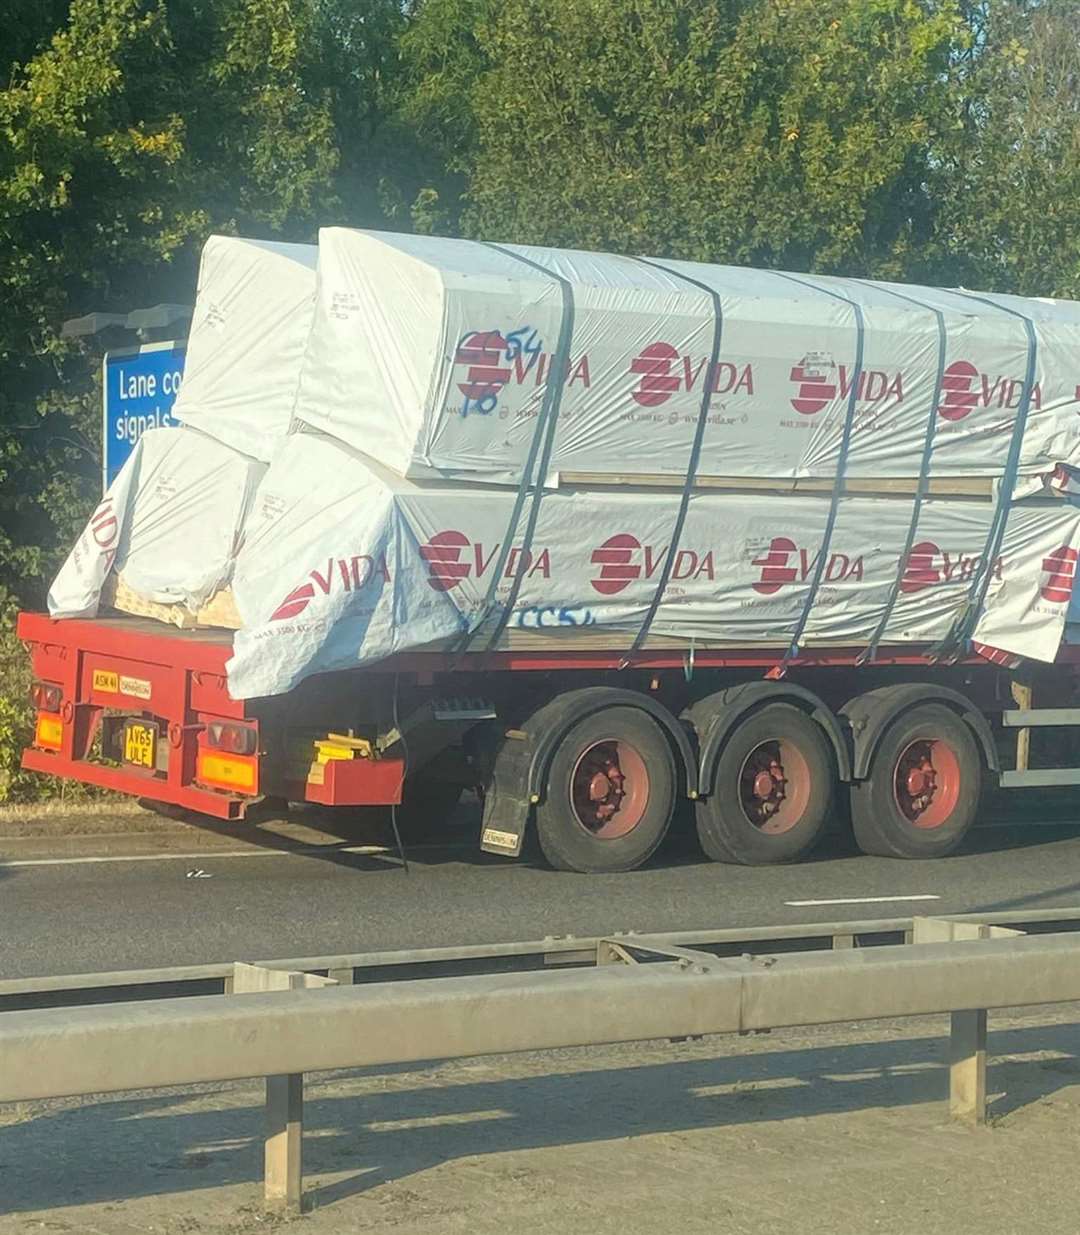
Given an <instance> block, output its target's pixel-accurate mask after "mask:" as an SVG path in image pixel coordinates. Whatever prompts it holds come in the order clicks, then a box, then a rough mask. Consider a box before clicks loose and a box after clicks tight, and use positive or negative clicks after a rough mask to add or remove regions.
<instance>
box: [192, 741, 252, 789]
mask: <svg viewBox="0 0 1080 1235" xmlns="http://www.w3.org/2000/svg"><path fill="white" fill-rule="evenodd" d="M195 779H196V780H199V781H202V782H203V784H206V785H213V786H215V788H218V789H239V790H240V791H241V792H242V793H254V792H255V786H256V785H257V783H258V762H257V760H256V758H255V756H253V755H222V754H218V752H217V751H210V750H200V751H199V755H198V759H197V760H196V763H195Z"/></svg>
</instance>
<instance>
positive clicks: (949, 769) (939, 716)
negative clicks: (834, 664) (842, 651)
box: [851, 703, 982, 858]
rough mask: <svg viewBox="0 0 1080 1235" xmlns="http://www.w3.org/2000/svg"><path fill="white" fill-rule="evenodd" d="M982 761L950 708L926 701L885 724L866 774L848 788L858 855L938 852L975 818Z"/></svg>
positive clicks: (959, 837)
mask: <svg viewBox="0 0 1080 1235" xmlns="http://www.w3.org/2000/svg"><path fill="white" fill-rule="evenodd" d="M981 785H982V762H981V760H980V759H979V751H978V748H977V747H976V745H975V739H974V737H972V734H971V730H970V729H969V728H968V727H967V725H966V724H965V723H964V722H963V720H961V718H960V717H959V716H957V715H956V713H955V712H953V711H952V710H951V709H950V708H947V707H945V706H944V705H943V704H940V703H927V704H923V705H921V706H919V707H914V708H912V709H911V710H910V711H908V712H904V713H902V714H901V715H900V716H898V717H897V718H896V720H894V721H893V722H892V723H891V724H890V725H889V726H888V728H887V729H886V730H885V732H884V734H883V735H882V737H881V740H880V742H879V743H878V747H877V750H876V751H875V752H874V756H873V759H872V760H871V763H870V774H869V776H868V777H867V778H866V779H865V780H863V781H859V782H857V783H855V784H853V785H852V786H851V822H852V826H853V828H854V830H855V840H856V842H857V843H858V846H859V848H860V849H861V850H862V851H863V853H872V854H877V855H879V856H881V857H888V858H939V857H942V856H944V855H945V854H947V853H952V851H953V850H954V849H956V848H957V846H958V845H959V844H960V842H961V841H962V840H963V839H964V836H965V835H966V833H967V830H968V828H970V827H971V825H972V823H973V822H974V820H975V812H976V809H977V808H978V804H979V793H980V789H981Z"/></svg>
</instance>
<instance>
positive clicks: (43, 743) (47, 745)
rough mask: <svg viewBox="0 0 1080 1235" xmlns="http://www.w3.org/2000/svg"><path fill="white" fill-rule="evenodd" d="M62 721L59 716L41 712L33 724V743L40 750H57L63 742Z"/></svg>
mask: <svg viewBox="0 0 1080 1235" xmlns="http://www.w3.org/2000/svg"><path fill="white" fill-rule="evenodd" d="M63 738H64V722H63V721H62V720H61V719H60V717H59V716H53V715H50V714H49V713H48V712H42V713H40V715H39V716H38V718H37V723H36V724H35V725H34V745H35V746H38V747H41V749H42V750H59V749H60V747H61V745H62V744H63Z"/></svg>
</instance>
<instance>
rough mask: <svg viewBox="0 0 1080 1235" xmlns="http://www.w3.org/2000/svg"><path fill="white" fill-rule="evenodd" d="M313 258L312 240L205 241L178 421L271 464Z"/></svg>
mask: <svg viewBox="0 0 1080 1235" xmlns="http://www.w3.org/2000/svg"><path fill="white" fill-rule="evenodd" d="M317 257H318V249H317V248H316V247H315V245H306V244H278V243H272V242H270V241H262V240H243V239H238V238H236V237H232V236H211V237H210V238H209V239H208V240H207V242H206V244H205V245H204V246H203V252H202V261H201V262H200V265H199V283H198V291H197V293H196V297H195V311H194V313H193V315H192V321H191V334H190V336H189V338H188V344H187V356H186V359H185V362H184V382H183V386H182V387H181V389H180V394H179V395H178V396H177V399H176V403H175V404H174V405H173V416H175V417H176V419H177V420H179V421H180V422H181V423H183V424H186V425H190V426H191V427H192V428H195V429H201V430H202V431H203V432H204V433H208V434H210V435H211V436H212V437H215V438H217V439H218V441H221V442H224V443H225V444H226V445H227V446H232V447H233V448H234V449H236V450H239V451H242V452H243V453H244V454H247V455H251V456H252V457H253V458H256V459H262V460H263V461H264V462H268V461H269V459H270V457H271V455H272V454H273V452H274V448H275V447H276V446H277V443H278V442H279V441H280V440H281V438H282V437H284V435H285V434H286V433H287V432H288V430H289V425H290V423H291V420H292V414H293V404H294V403H295V401H296V388H297V383H298V381H299V375H300V362H301V360H302V358H303V354H304V347H305V345H306V344H307V339H308V334H309V332H310V330H311V318H312V312H313V310H314V305H315V266H316V260H317Z"/></svg>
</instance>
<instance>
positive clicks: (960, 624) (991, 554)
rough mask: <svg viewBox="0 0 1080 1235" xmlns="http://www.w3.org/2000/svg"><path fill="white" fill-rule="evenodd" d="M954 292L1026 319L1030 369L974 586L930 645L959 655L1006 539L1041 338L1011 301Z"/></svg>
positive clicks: (940, 651) (937, 653)
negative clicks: (945, 629)
mask: <svg viewBox="0 0 1080 1235" xmlns="http://www.w3.org/2000/svg"><path fill="white" fill-rule="evenodd" d="M953 295H956V296H963V297H964V298H965V299H967V300H977V301H979V303H980V304H985V305H988V306H989V307H990V308H992V309H998V310H1000V311H1001V312H1002V313H1008V314H1009V316H1010V317H1016V318H1019V319H1020V321H1022V322H1023V323H1024V332H1025V333H1026V335H1027V370H1026V372H1025V374H1024V388H1023V391H1022V394H1021V397H1020V405H1019V407H1017V409H1016V420H1015V422H1014V423H1013V431H1012V438H1011V439H1010V441H1009V453H1008V455H1007V456H1006V459H1005V470H1004V471H1003V472H1002V476H1001V481H1000V482H999V485H998V497H997V504H996V506H995V508H994V517H993V519H992V520H991V522H990V532H989V534H988V535H987V538H986V546H985V548H984V549H983V554H982V559H981V561H980V562H979V565H978V568H977V569H976V571H975V575H974V578H973V579H972V581H971V588H970V589H969V591H968V598H967V603H966V605H965V606H964V609H963V611H962V612H961V613H960V614H959V615H958V616H957V617H956V618H955V619H954V621H953V624H952V626H951V628H950V629H949V632H948V633H947V634H946V635H945V637H944V638H943V639H942V640H941V641H940V642H939V643H938V644H936V645H935V646H934V647H933V648H932V649H931V653H932V655H934V656H938V657H942V656H949V655H956V654H957V653H961V652H963V651H964V649H965V647H966V644H967V642H968V641H969V639H970V638H971V636H972V633H973V631H974V629H975V626H976V624H977V623H978V620H979V617H980V615H981V613H982V606H983V602H984V601H985V600H986V593H987V589H988V588H989V586H990V579H991V577H992V576H993V573H994V561H995V559H996V558H997V556H998V554H999V553H1000V552H1001V545H1002V542H1003V541H1004V539H1005V526H1006V524H1007V523H1008V521H1009V512H1010V510H1011V509H1012V498H1013V493H1014V492H1015V490H1016V477H1017V473H1018V472H1019V470H1020V452H1021V450H1022V449H1023V445H1024V432H1025V430H1026V429H1027V419H1028V412H1029V410H1030V408H1031V396H1032V393H1033V391H1034V389H1035V377H1036V373H1037V369H1038V358H1039V340H1038V336H1037V335H1036V333H1035V323H1034V322H1033V321H1032V320H1031V318H1030V317H1028V316H1027V314H1026V313H1021V312H1019V311H1018V310H1016V309H1010V308H1009V307H1008V305H1004V304H996V303H995V302H994V301H993V300H988V299H987V298H986V297H985V296H978V295H976V294H975V293H974V292H963V291H960V290H958V289H954V290H953Z"/></svg>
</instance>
